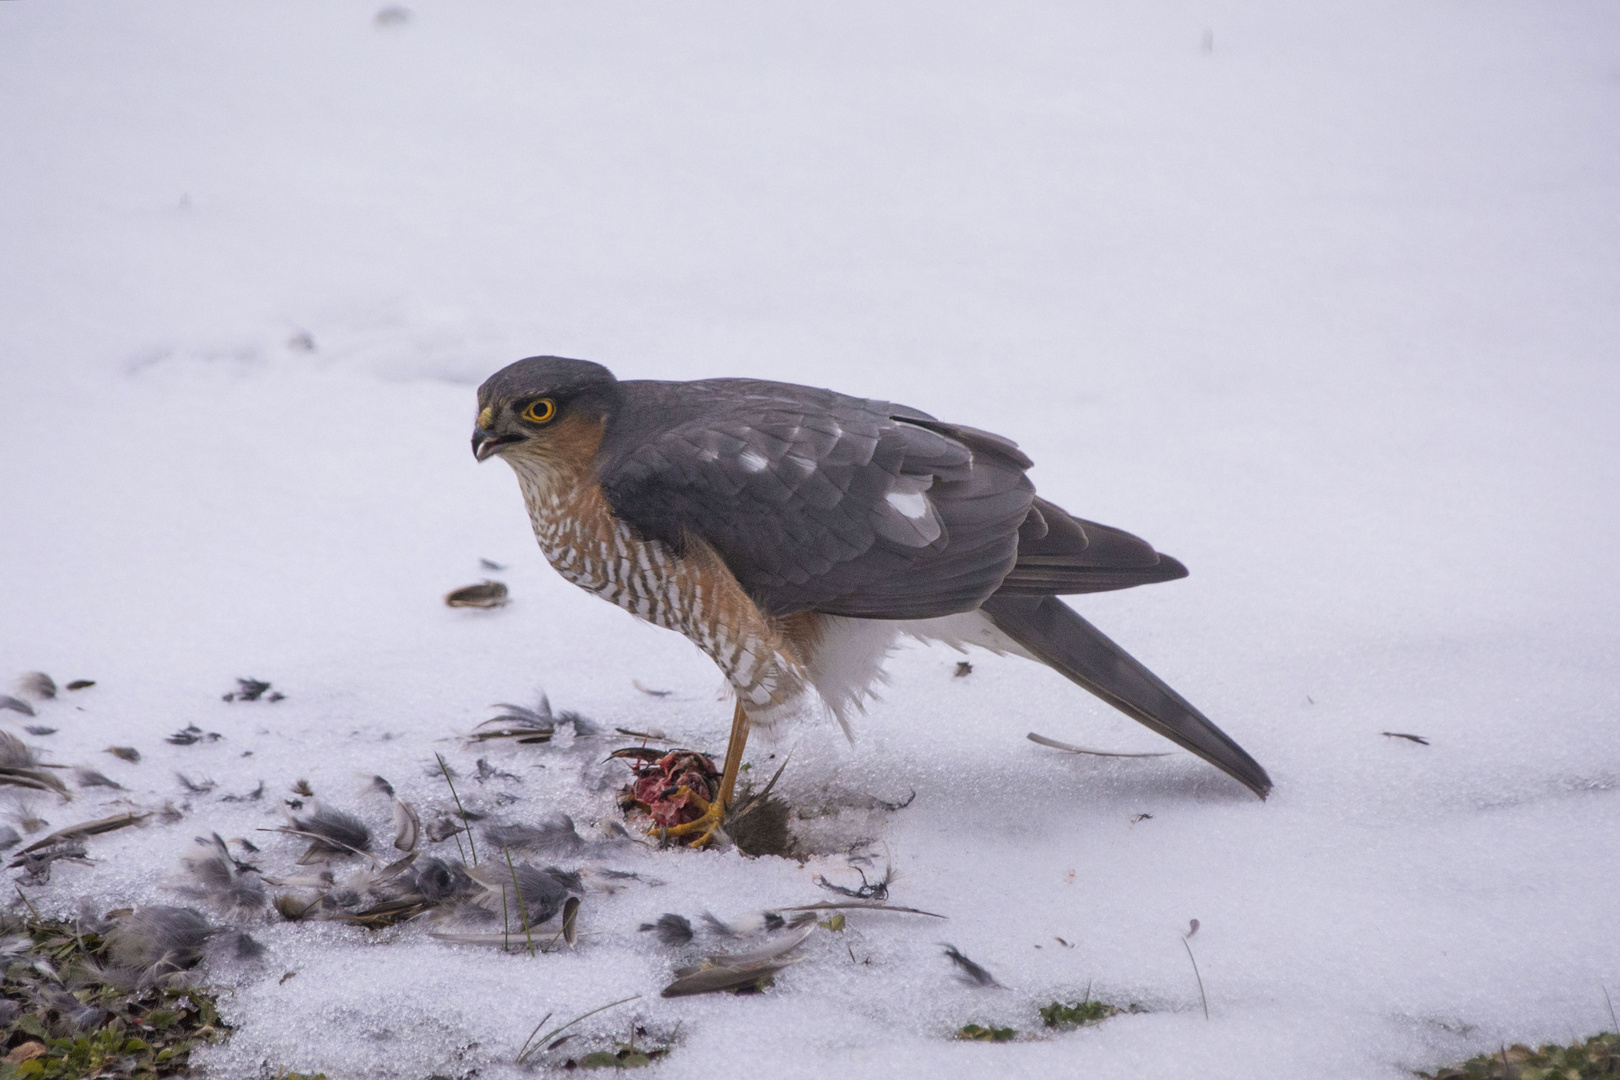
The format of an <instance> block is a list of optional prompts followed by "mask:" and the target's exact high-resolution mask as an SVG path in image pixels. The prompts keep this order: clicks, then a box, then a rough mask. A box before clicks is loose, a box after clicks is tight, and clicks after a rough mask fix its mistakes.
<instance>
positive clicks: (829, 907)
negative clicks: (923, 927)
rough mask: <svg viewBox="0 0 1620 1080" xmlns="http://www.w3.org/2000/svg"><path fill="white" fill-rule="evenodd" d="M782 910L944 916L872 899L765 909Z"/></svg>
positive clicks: (777, 911) (768, 912)
mask: <svg viewBox="0 0 1620 1080" xmlns="http://www.w3.org/2000/svg"><path fill="white" fill-rule="evenodd" d="M784 911H788V912H793V911H808V912H817V911H888V912H893V913H894V914H897V915H926V916H928V917H929V918H930V919H943V918H944V917H945V916H943V915H938V914H935V913H934V912H932V911H923V910H922V909H920V908H913V907H900V906H899V905H898V904H880V903H877V902H875V901H872V900H817V901H816V902H815V903H813V904H798V905H795V906H794V907H779V908H770V909H768V910H767V911H766V914H768V915H775V914H779V913H780V912H784Z"/></svg>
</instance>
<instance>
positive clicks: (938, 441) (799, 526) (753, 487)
mask: <svg viewBox="0 0 1620 1080" xmlns="http://www.w3.org/2000/svg"><path fill="white" fill-rule="evenodd" d="M623 386H624V387H625V389H626V397H627V402H626V405H627V407H626V409H625V410H624V411H623V413H622V414H621V415H620V416H618V417H615V419H614V420H613V421H612V422H611V423H610V425H609V429H608V432H607V434H606V436H605V438H604V442H603V448H602V451H601V452H600V454H599V457H598V476H599V479H600V481H601V484H602V488H603V491H604V493H605V494H606V496H607V498H608V501H609V503H610V504H611V505H612V507H613V510H614V512H615V513H616V514H617V515H618V516H619V517H620V518H621V519H622V520H624V521H626V522H628V523H629V524H630V525H632V526H633V527H634V528H635V529H636V530H637V531H638V532H640V533H641V534H642V535H643V536H646V537H648V538H650V539H657V540H660V541H662V542H664V543H666V544H668V545H669V546H671V547H672V548H675V549H676V550H681V549H682V548H684V546H685V545H686V544H687V543H688V542H689V539H690V538H692V537H696V538H700V539H701V540H703V541H704V542H706V543H707V544H708V545H709V546H711V547H712V548H713V549H714V550H715V551H716V552H717V553H718V554H719V555H720V557H721V558H722V559H724V560H725V563H726V565H727V566H728V567H729V568H730V569H731V571H732V573H733V574H735V575H736V577H737V579H738V581H739V582H740V583H741V584H742V586H743V588H744V589H746V590H747V591H748V593H749V594H750V595H751V596H752V597H753V598H754V600H755V601H756V602H757V603H758V604H759V605H760V606H761V608H762V609H763V610H764V611H766V612H767V613H769V614H772V615H787V614H792V613H795V612H800V611H819V612H824V613H827V614H834V615H851V616H857V617H863V618H878V619H919V618H931V617H934V616H939V615H949V614H954V613H956V612H961V611H971V610H973V609H975V608H977V607H978V606H979V605H980V604H981V603H982V602H983V601H984V599H985V598H986V597H988V596H990V595H991V594H992V593H994V592H995V591H996V589H997V588H998V587H1000V585H1001V582H1002V580H1003V579H1004V578H1005V577H1006V576H1007V574H1008V573H1009V572H1010V571H1011V570H1012V569H1013V566H1014V564H1015V562H1016V561H1017V558H1018V543H1019V527H1020V525H1022V524H1023V523H1024V521H1025V519H1026V518H1027V517H1028V516H1029V511H1030V507H1031V505H1032V503H1033V500H1034V488H1033V485H1031V484H1030V482H1029V480H1028V478H1027V477H1025V475H1024V470H1025V469H1027V468H1028V467H1029V465H1030V462H1029V459H1028V458H1026V457H1024V456H1023V454H1021V453H1019V451H1018V449H1017V447H1016V446H1015V445H1014V444H1013V443H1011V442H1009V441H1008V440H1006V439H1002V438H1000V437H998V436H995V435H991V434H988V433H986V432H981V431H976V430H974V429H972V428H964V427H957V426H953V425H949V424H943V423H940V422H938V421H936V420H934V419H932V418H931V417H929V416H928V415H927V414H925V413H920V412H917V411H916V410H913V409H907V408H905V407H903V406H896V405H891V404H889V403H888V402H881V401H869V400H865V399H861V398H853V397H846V396H844V395H841V394H834V393H832V392H830V391H825V390H814V389H811V388H809V387H801V386H791V385H787V384H782V383H766V382H758V381H754V380H741V379H715V380H708V381H705V382H700V383H634V382H630V383H625V384H623Z"/></svg>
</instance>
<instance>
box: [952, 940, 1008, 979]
mask: <svg viewBox="0 0 1620 1080" xmlns="http://www.w3.org/2000/svg"><path fill="white" fill-rule="evenodd" d="M945 955H946V956H948V957H950V961H951V963H953V964H955V965H956V966H957V968H958V969H959V974H960V976H961V979H962V981H963V982H966V983H970V984H971V985H973V986H994V987H1000V986H1001V984H1000V983H998V982H996V977H995V976H994V975H992V974H990V973H989V972H988V971H986V970H985V969H984V968H982V967H980V966H979V965H978V964H975V963H974V962H973V961H972V960H969V959H968V958H967V957H966V956H963V955H962V953H961V952H959V951H958V950H957V948H956V946H955V945H946V946H945Z"/></svg>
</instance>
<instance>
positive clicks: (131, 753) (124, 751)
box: [106, 746, 141, 765]
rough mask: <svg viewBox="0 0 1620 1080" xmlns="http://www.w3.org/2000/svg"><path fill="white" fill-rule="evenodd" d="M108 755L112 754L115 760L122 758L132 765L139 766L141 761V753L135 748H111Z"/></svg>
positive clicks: (107, 751) (108, 749)
mask: <svg viewBox="0 0 1620 1080" xmlns="http://www.w3.org/2000/svg"><path fill="white" fill-rule="evenodd" d="M106 753H109V754H111V755H112V756H113V757H115V758H122V759H123V760H124V761H127V762H129V763H130V764H131V765H134V764H137V763H138V762H139V761H140V760H141V752H140V751H139V750H137V749H135V748H134V747H133V746H109V747H107V749H106Z"/></svg>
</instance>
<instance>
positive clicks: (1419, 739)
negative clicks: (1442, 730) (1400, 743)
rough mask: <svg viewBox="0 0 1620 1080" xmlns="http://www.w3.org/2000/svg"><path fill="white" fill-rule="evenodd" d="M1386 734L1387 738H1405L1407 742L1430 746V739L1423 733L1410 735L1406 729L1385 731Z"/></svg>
mask: <svg viewBox="0 0 1620 1080" xmlns="http://www.w3.org/2000/svg"><path fill="white" fill-rule="evenodd" d="M1384 736H1385V737H1386V738H1390V739H1405V740H1406V741H1407V742H1415V743H1417V744H1418V745H1419V746H1428V745H1429V740H1428V739H1425V738H1424V737H1423V736H1421V735H1408V734H1406V733H1405V732H1404V731H1386V732H1384Z"/></svg>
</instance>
